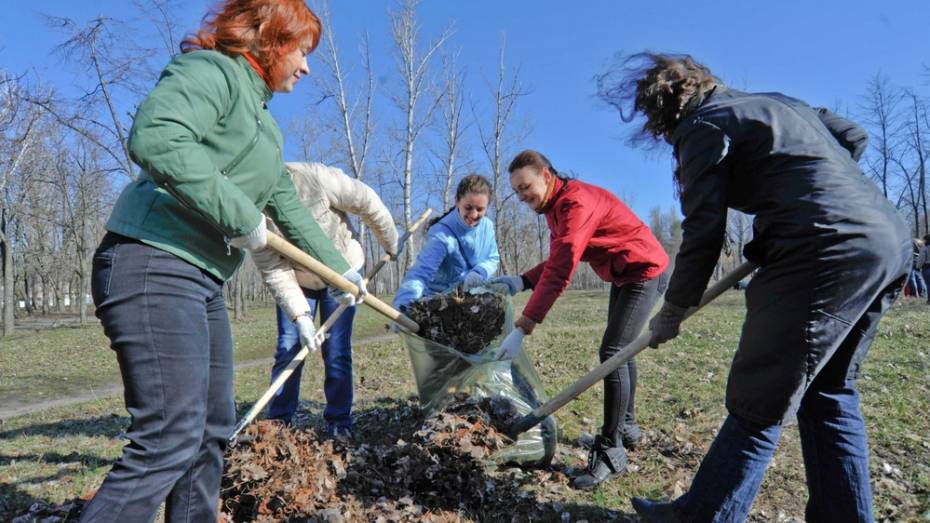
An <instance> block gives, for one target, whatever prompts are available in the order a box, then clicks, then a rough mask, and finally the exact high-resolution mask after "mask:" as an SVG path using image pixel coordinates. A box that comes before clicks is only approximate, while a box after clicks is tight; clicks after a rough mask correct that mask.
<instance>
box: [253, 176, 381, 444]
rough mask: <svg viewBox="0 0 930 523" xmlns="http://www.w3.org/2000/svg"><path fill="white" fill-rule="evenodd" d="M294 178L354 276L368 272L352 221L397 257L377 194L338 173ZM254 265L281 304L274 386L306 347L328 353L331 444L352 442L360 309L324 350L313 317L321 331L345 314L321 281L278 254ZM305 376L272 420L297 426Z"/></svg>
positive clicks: (294, 381) (295, 381)
mask: <svg viewBox="0 0 930 523" xmlns="http://www.w3.org/2000/svg"><path fill="white" fill-rule="evenodd" d="M287 170H288V173H289V174H290V175H291V178H292V179H293V180H294V185H295V187H296V188H297V194H298V195H299V196H300V200H301V202H303V204H304V206H306V207H307V209H308V210H309V211H310V213H311V214H312V215H313V217H314V218H315V219H316V221H317V222H318V223H319V224H320V227H321V228H322V229H323V232H324V233H325V234H326V236H327V237H328V238H329V239H330V240H332V242H333V244H334V245H335V246H336V249H337V250H338V251H339V252H340V253H341V254H342V255H343V256H344V257H345V259H346V260H347V261H348V262H349V263H350V264H351V265H352V267H353V268H354V269H356V270H360V269H361V267H362V265H363V264H364V262H365V254H364V250H363V249H362V246H361V244H360V243H359V241H358V239H357V233H356V231H355V230H354V229H353V227H352V223H351V222H350V221H349V215H350V214H354V215H356V216H358V217H359V218H361V220H362V222H364V223H365V224H366V225H368V227H370V228H371V230H372V232H373V233H374V234H375V236H376V237H377V238H378V243H380V244H381V247H382V248H384V250H385V251H386V252H387V253H389V254H394V253H396V252H397V230H396V228H395V225H394V219H393V218H391V214H390V212H389V211H388V209H387V207H385V205H384V203H383V202H382V201H381V199H380V198H379V197H378V195H377V194H376V193H375V191H374V190H372V189H371V187H369V186H367V185H365V184H364V183H362V182H361V181H359V180H356V179H354V178H352V177H350V176H348V175H346V174H345V173H343V172H342V171H341V170H339V169H337V168H335V167H328V166H326V165H323V164H320V163H288V164H287ZM270 227H271V226H269V228H270ZM253 259H254V261H255V265H256V266H257V267H258V269H259V271H260V272H261V274H262V279H263V280H264V281H265V283H266V284H267V285H268V287H269V288H270V289H271V293H272V295H273V296H274V297H275V301H276V302H277V303H278V311H277V314H278V345H277V349H276V351H275V362H274V366H273V367H272V369H271V380H272V381H274V380H275V378H276V377H277V376H278V374H280V373H281V371H283V370H284V368H285V367H287V364H288V363H290V361H291V360H292V359H293V358H294V356H295V355H296V354H297V353H298V352H299V351H300V348H301V346H303V345H309V346H310V347H311V349H316V348H322V349H323V350H322V352H323V362H324V367H325V373H326V377H325V382H324V386H323V388H324V393H325V395H326V408H325V409H324V410H323V419H324V420H325V421H326V427H325V432H326V433H327V434H329V435H331V436H340V437H342V436H350V435H351V433H352V418H351V410H352V399H353V386H352V322H353V320H354V318H355V308H354V307H350V308H348V309H346V311H345V312H344V313H343V314H342V315H341V316H340V317H339V319H338V320H337V321H336V322H335V323H334V324H333V326H332V328H331V329H330V330H329V331H328V336H327V337H326V339H325V341H323V342H322V345H320V344H319V342H318V341H317V340H316V338H315V334H316V329H315V328H314V326H313V316H314V315H315V314H316V311H317V310H319V311H320V323H321V324H322V323H323V322H325V321H326V319H327V318H329V316H330V315H331V314H332V313H333V312H334V311H335V310H336V308H337V307H338V306H339V301H338V300H337V299H336V298H335V297H334V296H333V295H331V294H329V293H327V290H326V289H327V288H326V284H325V283H324V282H323V281H322V280H320V279H319V278H318V277H317V276H316V275H314V274H311V273H309V272H305V271H303V270H299V269H298V270H295V269H294V268H293V267H292V266H291V265H290V262H288V261H287V260H285V259H284V258H283V257H281V256H280V255H279V254H277V253H276V252H274V251H272V250H271V249H267V248H266V249H263V250H260V251H256V252H254V253H253ZM302 369H303V364H301V365H300V366H299V367H297V369H295V372H294V374H293V375H292V376H291V377H290V378H288V380H287V381H286V382H285V383H284V385H283V386H282V387H281V388H280V389H279V390H278V391H277V393H276V394H275V396H274V398H272V400H271V402H270V403H269V407H268V416H269V418H271V419H279V420H282V421H284V422H285V423H290V421H291V418H292V417H293V416H294V413H295V412H296V411H297V402H298V398H299V396H300V374H301V370H302Z"/></svg>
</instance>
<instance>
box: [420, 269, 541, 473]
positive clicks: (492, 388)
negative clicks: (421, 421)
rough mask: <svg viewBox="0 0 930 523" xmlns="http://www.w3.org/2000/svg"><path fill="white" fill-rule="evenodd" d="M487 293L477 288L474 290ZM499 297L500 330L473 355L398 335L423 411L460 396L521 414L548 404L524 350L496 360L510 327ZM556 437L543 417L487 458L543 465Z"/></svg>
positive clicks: (506, 298) (506, 302)
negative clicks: (498, 401)
mask: <svg viewBox="0 0 930 523" xmlns="http://www.w3.org/2000/svg"><path fill="white" fill-rule="evenodd" d="M487 290H488V289H485V288H481V289H480V290H479V291H487ZM499 294H500V293H499ZM502 298H503V304H502V306H503V307H504V328H503V331H502V332H501V334H500V335H499V336H498V337H497V338H495V339H494V340H493V341H492V342H491V344H490V345H488V346H487V347H485V348H484V349H483V350H481V351H480V352H478V353H476V354H463V353H461V352H459V351H457V350H455V349H453V348H451V347H447V346H445V345H442V344H440V343H436V342H434V341H430V340H427V339H424V338H421V337H419V336H417V335H415V334H410V333H407V332H404V333H403V338H404V342H405V343H406V345H407V352H408V353H409V354H410V362H411V364H412V366H413V374H414V377H415V378H416V381H417V390H418V392H419V395H420V403H421V404H423V405H424V406H425V407H426V408H428V409H430V410H442V408H443V407H444V406H445V405H447V404H448V403H449V402H451V401H452V400H453V395H454V394H456V393H459V392H464V393H466V394H468V395H469V396H471V397H473V398H478V399H480V398H485V397H487V398H491V397H495V396H502V397H504V398H507V399H508V400H510V401H511V403H513V405H514V407H515V409H516V410H517V412H518V413H519V414H520V415H521V416H523V415H526V414H529V413H530V412H532V410H533V409H535V408H536V407H538V406H540V405H542V404H543V403H544V402H546V401H547V400H548V398H547V397H546V394H545V390H544V388H543V386H542V382H541V381H540V379H539V375H538V374H537V373H536V369H535V368H533V363H532V362H531V361H530V359H529V357H528V356H527V355H526V352H524V351H520V354H519V356H517V357H516V358H515V359H513V360H502V361H498V360H497V359H496V353H497V350H498V348H499V345H500V343H501V341H503V339H504V338H505V337H506V336H507V334H509V333H510V331H511V330H512V329H513V307H512V305H511V301H510V295H509V294H507V293H503V294H502ZM557 439H558V433H557V427H556V423H555V419H554V418H553V417H552V416H548V417H546V419H545V420H543V422H542V423H540V424H539V425H537V426H536V427H534V428H532V429H531V430H528V431H526V432H524V433H523V434H520V436H519V437H518V439H517V441H516V442H515V443H514V444H513V445H510V446H508V447H507V448H504V449H501V450H499V451H498V452H496V453H495V454H493V455H492V456H491V459H492V460H493V461H495V462H497V463H500V464H504V463H512V464H517V465H521V466H546V465H548V464H549V463H550V462H551V461H552V457H553V456H554V455H555V450H556V442H557Z"/></svg>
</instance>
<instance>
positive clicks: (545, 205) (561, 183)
mask: <svg viewBox="0 0 930 523" xmlns="http://www.w3.org/2000/svg"><path fill="white" fill-rule="evenodd" d="M566 185H568V183H567V180H565V179H563V178H559V177H558V176H556V175H554V174H553V175H552V178H551V179H550V180H549V183H548V184H547V185H546V195H545V196H544V197H543V201H542V204H541V205H540V206H539V210H537V211H536V213H537V214H546V213H548V212H549V209H551V208H552V203H553V202H554V201H556V200H558V199H559V196H561V194H562V189H564V188H565V186H566Z"/></svg>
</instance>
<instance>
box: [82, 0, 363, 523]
mask: <svg viewBox="0 0 930 523" xmlns="http://www.w3.org/2000/svg"><path fill="white" fill-rule="evenodd" d="M320 32H321V27H320V22H319V20H318V19H317V17H316V16H315V15H314V14H313V13H312V12H311V11H310V9H308V8H307V6H306V4H305V3H304V2H303V0H227V1H225V2H224V3H222V4H221V5H219V6H218V9H217V10H216V11H214V12H213V13H212V15H211V16H209V17H208V18H207V19H206V21H205V23H204V26H203V27H202V28H201V29H200V30H199V31H198V32H197V33H196V34H195V35H193V36H191V37H189V38H187V39H186V40H184V42H183V43H182V44H181V50H182V51H183V53H182V54H181V55H180V56H178V57H176V58H174V59H173V60H172V61H171V63H169V64H168V66H167V67H166V68H165V70H164V71H163V72H162V75H161V78H160V79H159V81H158V84H157V85H156V86H155V88H154V89H153V90H152V91H151V93H149V95H148V96H147V97H146V99H145V100H144V101H143V102H142V104H141V105H140V106H139V110H138V111H137V113H136V116H135V119H134V121H133V127H132V131H131V132H130V136H129V150H130V153H131V155H132V158H133V160H134V161H135V162H136V163H137V164H138V165H139V166H140V167H141V168H142V172H141V174H140V175H139V177H138V178H137V179H136V180H134V181H133V182H132V183H130V184H129V185H128V186H127V187H126V188H125V189H124V190H123V192H122V194H121V195H120V197H119V200H118V201H117V202H116V205H115V207H114V209H113V213H112V215H111V216H110V219H109V221H108V222H107V226H106V228H107V231H108V232H107V234H106V236H104V238H103V241H102V242H101V244H100V246H99V247H98V249H97V251H96V253H95V254H94V265H93V278H92V291H93V297H94V303H95V305H96V306H97V309H96V315H97V317H98V318H100V321H101V324H102V325H103V328H104V330H105V332H106V334H107V337H108V338H109V339H110V343H111V347H112V349H113V350H114V351H115V352H116V355H117V359H118V361H119V366H120V372H121V373H122V377H123V385H124V387H125V402H126V409H127V410H128V411H129V414H130V415H131V417H132V423H131V425H130V427H129V430H128V431H127V438H128V439H129V444H128V445H127V446H126V447H125V448H124V449H123V455H122V457H121V458H120V459H119V461H117V462H116V463H115V464H114V465H113V468H112V470H111V471H110V473H109V474H108V475H107V478H106V479H105V480H104V482H103V485H102V486H101V487H100V490H98V491H97V494H96V496H95V497H94V499H93V500H92V501H91V502H90V504H88V506H87V508H86V509H85V511H84V513H83V514H82V517H81V521H152V520H153V519H154V518H155V516H156V514H157V512H158V508H159V505H161V503H162V502H165V520H166V521H169V522H171V521H216V519H217V513H216V511H217V499H218V497H219V488H220V478H221V476H222V472H223V453H224V451H225V448H226V439H227V438H228V437H229V434H230V432H231V431H232V426H233V424H234V422H235V416H236V412H235V404H234V402H233V395H232V338H231V333H230V328H229V319H228V317H227V315H226V304H225V302H224V301H223V282H224V281H226V280H228V279H229V278H230V277H231V276H232V275H233V274H234V273H235V271H236V269H238V267H239V265H240V263H241V262H242V259H243V256H244V251H253V250H256V249H260V248H262V247H264V246H265V244H266V230H265V220H264V217H263V215H262V213H263V212H266V213H267V215H268V216H269V217H270V218H271V219H272V220H273V221H274V222H275V223H276V224H277V225H278V228H279V229H280V230H281V231H282V233H283V234H284V236H285V237H287V239H288V240H290V241H291V242H292V243H295V244H297V245H298V246H299V247H300V248H301V249H303V250H305V251H307V252H309V253H311V254H312V255H313V256H314V257H315V258H317V259H319V260H321V261H322V262H323V263H325V264H326V265H327V266H329V267H330V268H332V269H334V270H336V271H337V272H340V273H343V275H344V276H345V277H346V278H348V279H350V280H352V281H354V282H355V283H356V284H357V285H359V287H360V288H361V289H362V292H364V286H363V285H361V281H362V280H361V277H360V276H359V274H358V273H357V272H356V271H354V270H352V269H350V267H349V264H348V263H346V261H345V259H343V257H342V256H341V255H340V254H339V253H338V252H337V251H336V250H335V249H334V247H333V245H332V243H331V242H330V241H329V240H328V239H327V238H326V237H325V236H324V235H323V233H322V231H321V229H320V227H319V225H318V224H317V223H316V222H315V221H314V220H313V218H312V217H311V215H310V214H309V213H308V212H307V210H306V209H305V208H304V206H303V205H302V204H301V202H300V199H299V198H298V196H297V193H296V191H295V190H294V185H293V183H292V182H291V178H290V177H289V176H288V174H287V172H286V170H285V167H284V163H283V159H282V157H281V150H282V146H283V143H282V137H281V133H280V131H279V130H278V126H277V124H276V123H275V121H274V119H273V118H272V117H271V114H270V113H269V112H268V109H267V105H266V102H267V101H268V100H269V99H271V96H272V93H273V92H279V93H287V92H291V91H292V90H293V89H294V85H295V84H296V83H297V81H298V80H299V79H300V78H301V76H303V75H305V74H307V73H309V69H308V67H307V59H306V56H307V54H308V53H310V52H311V51H312V50H313V49H314V48H315V47H316V45H317V43H318V42H319V38H320ZM303 323H305V324H306V323H309V325H310V326H311V329H309V330H308V329H304V330H302V331H301V337H302V338H312V335H313V333H312V332H311V331H312V324H313V323H312V320H311V321H309V322H303ZM305 331H307V332H305ZM305 343H309V340H305Z"/></svg>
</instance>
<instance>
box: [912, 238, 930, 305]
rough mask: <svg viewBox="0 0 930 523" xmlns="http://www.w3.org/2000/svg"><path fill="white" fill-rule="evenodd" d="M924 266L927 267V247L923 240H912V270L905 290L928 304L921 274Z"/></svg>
mask: <svg viewBox="0 0 930 523" xmlns="http://www.w3.org/2000/svg"><path fill="white" fill-rule="evenodd" d="M925 265H927V247H926V245H924V242H923V240H921V239H920V238H914V268H913V269H912V270H911V276H910V278H908V281H907V288H908V291H909V292H910V295H911V296H913V297H915V298H926V299H927V303H930V297H928V296H927V282H926V280H925V279H924V274H923V270H924V266H925Z"/></svg>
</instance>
